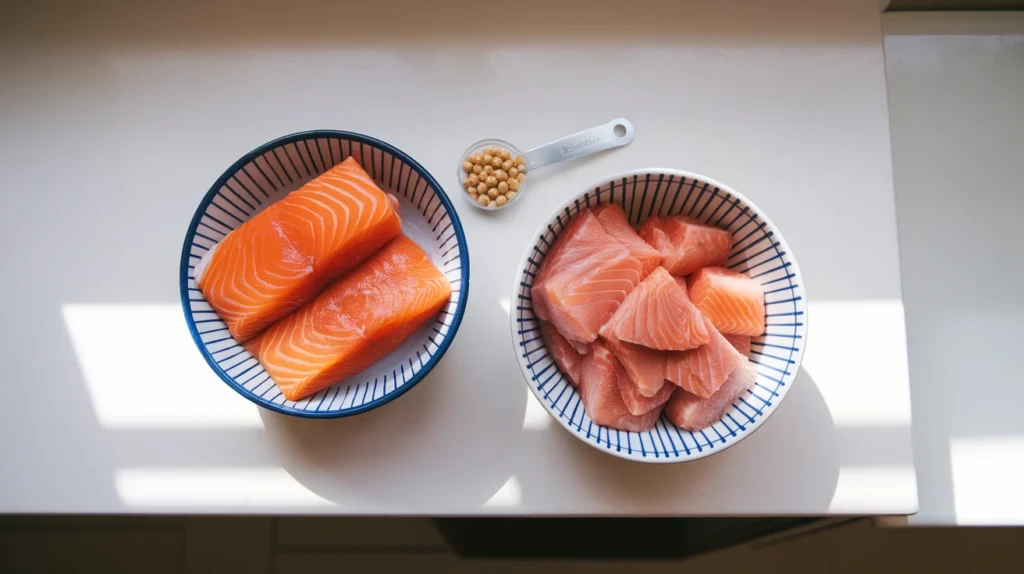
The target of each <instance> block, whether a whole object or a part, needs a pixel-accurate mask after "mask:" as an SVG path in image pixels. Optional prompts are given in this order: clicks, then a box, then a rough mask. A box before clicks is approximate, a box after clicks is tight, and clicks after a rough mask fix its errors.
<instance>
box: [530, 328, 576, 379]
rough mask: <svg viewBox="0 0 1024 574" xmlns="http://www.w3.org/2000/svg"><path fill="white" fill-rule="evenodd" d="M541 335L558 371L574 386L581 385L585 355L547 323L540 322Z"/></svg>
mask: <svg viewBox="0 0 1024 574" xmlns="http://www.w3.org/2000/svg"><path fill="white" fill-rule="evenodd" d="M540 334H541V337H543V340H544V346H545V347H546V348H547V350H548V352H549V353H551V358H552V359H554V361H555V364H556V365H558V369H559V370H560V371H562V374H564V375H565V376H566V378H568V379H569V382H570V383H572V384H573V386H577V387H578V386H579V384H580V368H581V364H582V362H583V355H584V354H585V353H580V352H578V351H577V350H576V349H575V348H573V346H572V345H570V344H569V341H566V340H565V337H563V336H562V334H561V333H559V332H558V329H555V327H554V326H553V325H552V324H551V323H548V322H547V321H541V322H540Z"/></svg>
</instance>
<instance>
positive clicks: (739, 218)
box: [512, 169, 807, 463]
mask: <svg viewBox="0 0 1024 574" xmlns="http://www.w3.org/2000/svg"><path fill="white" fill-rule="evenodd" d="M609 202H614V203H618V204H620V205H621V206H622V208H623V210H624V211H625V212H626V214H627V216H628V217H629V220H630V223H632V224H633V225H634V226H637V225H639V224H640V223H641V222H643V221H644V220H645V219H647V218H648V217H651V216H652V215H658V216H669V215H689V216H691V217H694V218H696V219H698V220H700V221H703V222H709V223H712V224H714V225H716V226H718V227H721V228H723V229H727V230H729V231H730V232H731V233H732V235H733V249H732V253H731V255H730V257H729V262H728V264H727V265H728V267H729V268H731V269H733V270H735V271H738V272H740V273H744V274H746V275H747V276H749V277H751V278H753V279H755V280H756V281H758V282H759V283H761V284H762V285H763V286H764V289H765V310H766V332H765V334H764V335H762V336H760V337H755V338H754V339H753V340H752V344H751V357H750V358H751V360H752V361H753V362H755V363H756V364H757V372H758V376H757V382H756V384H755V386H754V388H753V389H751V390H750V391H748V392H747V393H745V394H744V395H743V396H741V397H740V398H739V399H738V400H737V401H736V402H734V403H733V405H732V407H731V408H730V409H729V410H728V411H727V412H726V413H725V415H724V416H723V417H722V419H721V420H720V421H718V422H717V423H715V424H714V425H712V426H711V427H709V428H706V429H704V430H701V431H697V432H689V431H686V430H683V429H680V428H678V427H676V426H675V425H673V424H672V423H671V422H669V421H668V419H667V418H666V417H664V416H662V417H661V418H660V419H659V420H658V422H657V424H656V425H655V428H654V429H653V430H651V431H648V432H644V433H635V432H625V431H618V430H615V429H609V428H607V427H604V426H600V425H596V424H594V422H593V421H592V420H591V419H590V417H589V416H587V414H586V412H585V411H584V408H583V404H582V401H581V399H580V395H579V393H578V392H577V391H576V389H575V388H574V387H573V386H572V385H571V384H570V383H569V380H568V378H567V377H565V376H564V375H563V374H562V373H561V371H559V369H558V367H557V365H555V364H554V361H553V360H552V358H551V357H550V356H549V354H548V351H547V349H546V348H545V346H544V342H543V340H542V339H541V337H540V331H539V325H538V324H537V319H536V317H535V316H534V314H533V305H532V300H531V293H530V287H531V285H532V284H533V279H534V277H535V274H536V272H537V270H538V269H539V268H540V265H541V264H542V263H543V261H544V256H545V254H546V253H547V250H548V248H549V247H550V246H551V245H552V243H553V242H554V241H555V238H556V237H558V234H559V233H560V232H561V231H562V230H563V229H564V228H565V225H566V224H567V223H568V221H569V220H570V219H571V218H572V217H574V216H575V215H576V214H578V213H579V212H580V210H582V209H586V208H587V207H591V206H595V205H598V204H600V203H609ZM535 237H536V239H535V240H534V243H533V244H532V245H530V246H529V247H528V248H527V251H526V254H525V255H524V256H523V260H522V262H521V263H520V267H519V270H518V272H517V273H516V279H515V285H514V287H513V299H514V300H515V301H516V307H515V310H514V312H513V313H512V335H513V340H514V342H515V350H516V355H517V357H518V359H519V364H520V366H521V367H522V369H523V373H524V374H525V375H526V382H527V385H528V386H529V387H530V389H531V390H532V391H533V393H534V395H535V396H536V397H537V399H538V400H539V401H540V403H541V404H542V405H543V406H544V407H545V408H546V409H547V411H548V412H549V413H550V414H551V415H552V416H553V417H555V419H556V420H557V421H558V422H559V423H561V425H562V426H563V427H565V428H566V429H568V430H569V432H571V433H572V434H574V435H575V436H576V437H577V438H579V439H581V440H583V441H584V442H586V443H588V444H590V445H591V446H593V447H595V448H599V449H601V450H604V451H606V452H609V453H611V454H613V455H615V456H619V457H622V458H627V459H631V460H638V461H643V462H663V463H665V462H681V461H687V460H694V459H698V458H702V457H705V456H708V455H710V454H713V453H715V452H719V451H721V450H723V449H725V448H728V447H729V446H731V445H733V444H736V443H737V442H739V441H740V440H741V439H742V438H743V437H745V436H746V435H748V434H750V433H751V432H753V431H754V430H755V429H756V428H757V427H759V426H760V425H761V424H762V423H763V422H764V420H765V419H766V418H768V416H769V415H770V414H771V413H772V412H773V411H774V410H775V408H776V407H778V405H779V403H780V402H781V401H782V399H783V397H785V395H786V392H787V391H788V390H789V388H790V386H791V385H792V383H793V380H794V379H795V377H796V372H797V370H798V369H799V367H800V359H801V356H802V354H803V348H804V345H805V344H806V337H807V301H806V297H805V295H804V290H803V286H802V283H803V282H802V280H801V277H800V270H799V269H798V267H797V264H796V260H795V259H794V258H793V254H792V251H790V249H789V247H788V246H787V245H786V242H785V240H784V239H783V238H782V234H781V233H779V230H778V229H777V228H776V227H775V225H774V224H773V223H772V222H771V221H770V220H768V218H767V217H765V216H764V215H763V214H762V213H760V211H759V210H758V209H757V207H756V206H754V204H752V203H751V202H750V201H749V200H747V199H746V198H744V197H743V196H742V195H740V194H738V193H736V192H735V191H733V190H731V189H729V188H727V187H726V186H724V185H721V184H720V183H717V182H715V181H713V180H710V179H708V178H705V177H702V176H699V175H695V174H691V173H687V172H683V171H676V170H669V169H649V170H640V171H633V172H629V173H626V174H623V175H618V176H615V177H613V178H609V179H607V180H605V181H602V182H600V183H598V184H596V185H594V186H592V187H591V188H589V189H588V190H587V191H586V192H584V193H583V194H582V195H580V196H578V197H576V198H575V199H572V200H570V201H569V202H568V203H566V204H565V205H564V206H563V207H561V208H559V209H558V210H557V211H556V212H555V214H554V215H553V216H552V217H551V218H550V220H548V221H547V222H546V223H545V224H544V225H542V226H541V227H540V229H539V230H538V232H537V234H536V235H535Z"/></svg>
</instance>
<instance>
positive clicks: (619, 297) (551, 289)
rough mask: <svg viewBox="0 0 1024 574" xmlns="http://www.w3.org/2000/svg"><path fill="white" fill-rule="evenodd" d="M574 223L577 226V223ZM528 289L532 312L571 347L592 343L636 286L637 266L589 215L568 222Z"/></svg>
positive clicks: (637, 280)
mask: <svg viewBox="0 0 1024 574" xmlns="http://www.w3.org/2000/svg"><path fill="white" fill-rule="evenodd" d="M577 220H580V222H579V223H577ZM567 232H568V233H566V234H563V235H560V236H559V238H558V241H556V244H555V246H553V247H552V255H553V257H552V259H551V261H550V265H548V262H549V260H548V259H547V258H545V260H544V263H545V265H542V267H541V270H540V272H539V273H538V277H537V281H536V282H535V284H534V286H533V288H532V289H531V294H532V297H533V304H534V310H535V312H536V313H537V316H538V317H540V318H541V319H545V318H546V319H547V320H548V321H550V322H551V323H552V324H553V325H554V326H555V328H556V329H558V332H560V333H561V334H562V336H564V337H565V338H566V339H568V340H569V341H570V342H579V343H590V342H592V341H593V340H594V339H596V338H597V331H598V329H600V328H601V325H603V324H604V323H605V322H606V321H607V320H608V318H609V317H611V315H612V313H614V312H615V310H616V309H617V308H618V307H619V304H620V303H622V301H623V300H624V299H625V298H626V296H627V295H628V294H629V293H630V292H631V291H632V290H633V288H634V287H636V285H637V283H639V282H640V273H641V267H640V262H639V261H637V260H636V259H635V258H633V257H632V256H631V255H630V254H629V251H628V250H627V249H626V248H625V247H623V246H622V245H620V244H619V243H618V242H617V241H615V240H614V239H612V238H611V236H609V235H608V233H606V232H605V231H604V228H602V227H601V224H600V223H598V221H597V218H595V217H594V215H593V214H592V213H590V211H589V210H584V211H583V212H581V213H580V214H579V215H577V216H576V217H575V218H573V220H572V221H571V222H570V224H569V226H568V228H567Z"/></svg>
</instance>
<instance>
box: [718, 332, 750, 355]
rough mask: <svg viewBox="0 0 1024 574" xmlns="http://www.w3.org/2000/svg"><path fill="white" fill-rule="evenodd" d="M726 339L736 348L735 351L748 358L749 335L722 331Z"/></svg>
mask: <svg viewBox="0 0 1024 574" xmlns="http://www.w3.org/2000/svg"><path fill="white" fill-rule="evenodd" d="M722 336H723V337H725V340H726V341H729V344H730V345H732V346H733V347H735V348H736V350H737V351H739V352H740V353H742V354H743V356H744V357H746V358H748V359H749V358H750V337H747V336H746V335H730V334H728V333H722Z"/></svg>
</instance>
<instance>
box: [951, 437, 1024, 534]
mask: <svg viewBox="0 0 1024 574" xmlns="http://www.w3.org/2000/svg"><path fill="white" fill-rule="evenodd" d="M949 460H950V467H951V470H952V474H953V508H954V509H955V511H956V523H957V524H965V525H970V524H973V525H993V526H995V525H1000V526H1009V525H1013V526H1019V525H1021V524H1024V490H1022V489H1021V486H1022V485H1024V437H1022V436H1002V437H953V438H952V439H950V441H949Z"/></svg>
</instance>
